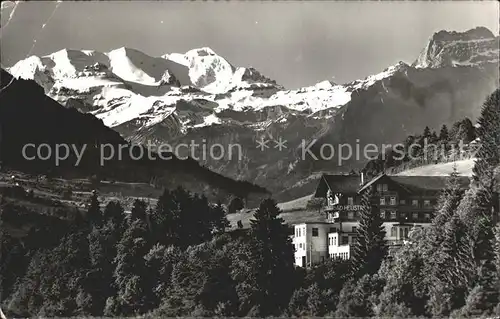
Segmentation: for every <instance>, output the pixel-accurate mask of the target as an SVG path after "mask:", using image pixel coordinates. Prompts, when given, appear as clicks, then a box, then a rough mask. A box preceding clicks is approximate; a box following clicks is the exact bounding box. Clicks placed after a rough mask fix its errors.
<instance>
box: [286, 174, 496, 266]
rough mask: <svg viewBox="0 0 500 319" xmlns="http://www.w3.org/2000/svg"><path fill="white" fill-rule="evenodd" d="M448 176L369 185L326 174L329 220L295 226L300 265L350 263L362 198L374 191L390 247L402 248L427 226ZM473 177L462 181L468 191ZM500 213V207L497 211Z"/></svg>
mask: <svg viewBox="0 0 500 319" xmlns="http://www.w3.org/2000/svg"><path fill="white" fill-rule="evenodd" d="M447 181H448V177H447V176H388V175H385V174H381V175H379V176H377V177H375V178H373V179H371V180H370V181H368V182H365V180H364V175H363V174H361V175H323V176H322V177H321V179H320V182H319V184H318V186H317V189H316V193H315V194H314V197H316V198H324V199H325V200H326V206H325V207H324V208H323V211H322V213H324V214H325V215H326V216H327V217H326V222H311V223H309V222H305V223H300V224H296V225H294V236H293V244H294V246H295V264H296V265H297V266H300V267H307V266H311V265H313V264H316V263H319V262H321V261H323V260H325V259H327V258H342V259H349V258H350V256H351V253H352V245H353V243H354V242H355V241H356V234H357V233H356V228H357V227H358V224H359V217H360V210H361V209H362V206H361V199H362V195H363V194H364V192H365V191H367V190H369V189H370V188H371V190H372V194H373V195H372V198H371V201H372V203H373V204H374V207H376V211H377V213H378V214H380V216H381V218H382V219H383V221H384V227H385V231H386V240H387V242H388V244H389V246H390V247H392V248H394V247H397V246H400V245H401V244H403V243H404V241H405V240H407V239H408V235H409V233H410V230H411V229H412V228H414V227H428V226H429V225H430V223H431V221H432V219H433V217H434V207H435V205H436V204H437V201H438V198H439V196H440V194H441V191H442V190H443V189H444V188H446V185H447ZM469 183H470V179H469V177H459V184H460V187H462V188H463V189H464V190H465V189H467V188H468V186H469ZM497 212H498V209H497Z"/></svg>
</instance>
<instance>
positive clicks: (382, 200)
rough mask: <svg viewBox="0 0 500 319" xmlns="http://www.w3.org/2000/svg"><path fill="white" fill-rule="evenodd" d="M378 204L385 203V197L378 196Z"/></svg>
mask: <svg viewBox="0 0 500 319" xmlns="http://www.w3.org/2000/svg"><path fill="white" fill-rule="evenodd" d="M380 205H382V206H384V205H385V197H380Z"/></svg>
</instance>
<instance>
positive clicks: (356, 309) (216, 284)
mask: <svg viewBox="0 0 500 319" xmlns="http://www.w3.org/2000/svg"><path fill="white" fill-rule="evenodd" d="M499 102H500V90H497V91H495V92H494V94H492V95H491V96H489V97H488V98H487V99H486V101H485V103H484V105H483V108H482V112H481V116H480V118H479V121H478V127H477V131H476V135H477V138H479V141H480V143H481V148H479V150H478V152H477V154H476V158H477V161H476V164H475V168H474V183H472V186H471V187H470V189H468V190H467V191H466V192H465V193H463V191H461V190H460V188H459V187H458V183H457V175H456V174H452V175H451V176H450V178H449V183H448V186H447V188H446V189H445V190H443V193H442V196H441V199H440V201H439V203H438V205H437V207H436V208H435V215H436V217H435V219H434V220H433V222H432V226H431V227H430V228H428V229H417V230H414V231H412V234H411V236H410V241H409V242H408V243H407V244H405V245H404V246H403V247H402V248H401V249H400V250H399V251H398V252H397V253H396V254H395V255H392V256H388V249H387V243H386V242H384V234H383V232H384V231H383V228H382V227H381V225H382V220H381V219H380V214H379V213H378V212H377V208H376V206H373V205H372V204H371V203H370V201H369V196H370V193H369V192H367V193H365V194H364V200H363V202H362V208H363V209H362V211H361V212H360V213H361V220H360V224H359V227H358V229H357V232H358V236H359V238H360V240H358V241H357V242H356V244H355V247H354V253H353V256H352V258H351V259H350V260H349V261H341V260H327V261H325V262H324V263H323V264H321V265H319V266H317V267H315V268H312V269H308V270H304V269H297V268H295V267H294V259H293V251H294V248H293V246H292V244H291V240H290V237H289V235H290V232H289V229H288V227H287V226H286V225H285V224H284V223H283V221H282V220H281V219H280V218H278V217H277V216H278V214H279V213H280V210H279V209H278V208H277V206H276V204H275V203H274V202H273V201H272V200H269V199H267V200H264V201H263V202H262V203H261V205H260V207H259V208H258V210H257V211H256V212H255V214H254V218H253V221H252V222H251V228H250V230H249V231H248V232H243V231H236V232H231V233H228V232H227V220H226V218H225V208H224V207H223V206H222V205H211V204H209V202H208V200H207V199H206V198H205V197H203V196H199V195H196V194H193V193H190V192H188V191H185V190H183V189H180V188H179V189H177V190H174V191H165V192H164V194H163V195H162V196H161V197H160V198H159V200H158V204H157V205H156V206H155V207H152V208H150V209H148V208H147V205H146V204H145V203H144V202H142V201H137V202H136V203H135V204H134V208H133V209H132V212H131V213H130V214H128V215H125V214H124V213H123V209H122V208H121V205H120V204H119V203H115V202H113V203H110V204H108V205H107V206H106V208H105V209H104V210H101V209H99V205H98V201H97V196H95V195H94V196H93V197H92V199H91V202H90V203H89V206H88V210H87V212H86V214H85V215H81V216H80V217H78V215H77V218H76V221H75V222H74V223H72V225H71V227H68V228H66V229H64V228H61V229H60V230H58V231H57V234H58V236H55V234H54V236H53V237H56V238H54V239H52V240H50V241H49V240H47V239H45V240H40V238H41V237H40V236H42V234H41V233H38V234H33V237H31V239H29V240H24V241H22V242H21V241H20V240H17V239H15V238H13V237H10V236H3V238H2V259H1V262H2V263H1V267H2V272H1V274H2V279H3V280H2V291H3V294H2V296H3V298H4V300H3V303H2V307H3V309H4V310H5V312H6V313H7V315H8V316H26V317H27V316H44V317H52V316H65V317H69V316H82V315H89V316H102V315H105V316H133V315H139V314H151V315H153V316H155V317H157V316H168V317H174V316H193V317H194V316H206V317H213V316H251V317H267V316H291V317H305V316H335V317H339V318H340V317H342V318H344V317H404V318H406V317H414V316H425V317H449V316H452V317H481V316H490V317H491V316H494V315H497V316H498V315H500V296H499V294H500V290H499V287H500V229H499V227H498V226H497V225H498V224H497V222H498V219H497V217H498V216H496V215H494V214H492V211H493V208H496V209H497V210H498V207H495V206H496V205H497V203H498V199H497V198H496V193H497V192H498V191H499V190H500V189H499V178H498V173H499V168H500V103H499ZM431 134H432V133H431ZM10 209H15V208H14V207H4V210H7V211H8V210H10ZM4 214H5V212H4ZM7 214H8V213H7ZM37 236H38V237H37ZM37 238H38V239H37Z"/></svg>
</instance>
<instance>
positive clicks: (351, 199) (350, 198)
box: [347, 197, 354, 206]
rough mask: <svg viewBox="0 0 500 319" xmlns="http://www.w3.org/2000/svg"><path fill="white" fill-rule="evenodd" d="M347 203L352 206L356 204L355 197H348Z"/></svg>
mask: <svg viewBox="0 0 500 319" xmlns="http://www.w3.org/2000/svg"><path fill="white" fill-rule="evenodd" d="M347 205H350V206H352V205H354V198H353V197H348V198H347Z"/></svg>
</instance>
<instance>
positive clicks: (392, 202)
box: [391, 196, 396, 206]
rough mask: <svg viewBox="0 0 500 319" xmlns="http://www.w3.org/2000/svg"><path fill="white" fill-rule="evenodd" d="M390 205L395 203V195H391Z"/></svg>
mask: <svg viewBox="0 0 500 319" xmlns="http://www.w3.org/2000/svg"><path fill="white" fill-rule="evenodd" d="M391 205H392V206H395V205H396V197H395V196H392V197H391Z"/></svg>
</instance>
